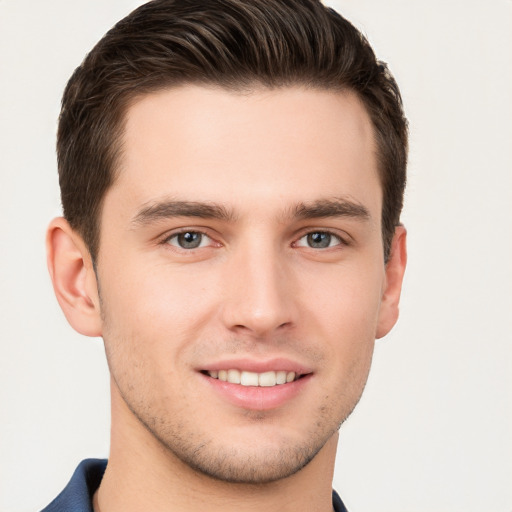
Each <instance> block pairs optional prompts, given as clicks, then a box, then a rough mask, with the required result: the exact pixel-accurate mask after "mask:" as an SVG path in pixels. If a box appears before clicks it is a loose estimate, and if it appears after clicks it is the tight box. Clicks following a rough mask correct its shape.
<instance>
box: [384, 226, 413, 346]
mask: <svg viewBox="0 0 512 512" xmlns="http://www.w3.org/2000/svg"><path fill="white" fill-rule="evenodd" d="M406 238H407V232H406V230H405V228H404V226H397V228H396V229H395V235H394V236H393V241H392V242H391V252H390V255H389V260H388V262H387V264H386V279H385V284H384V289H383V294H382V301H381V306H380V311H379V321H378V324H377V332H376V338H382V337H383V336H386V334H387V333H388V332H389V331H391V329H392V328H393V326H394V325H395V324H396V321H397V320H398V305H399V302H400V292H401V291H402V281H403V278H404V272H405V265H406V263H407V244H406Z"/></svg>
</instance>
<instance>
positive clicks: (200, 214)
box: [132, 200, 235, 225]
mask: <svg viewBox="0 0 512 512" xmlns="http://www.w3.org/2000/svg"><path fill="white" fill-rule="evenodd" d="M172 217H197V218H200V219H218V220H225V221H229V220H233V219H234V217H235V215H234V213H233V211H230V210H228V209H227V208H226V207H224V206H222V205H219V204H213V203H202V202H197V201H173V200H168V201H160V202H157V203H154V204H150V205H148V206H145V207H143V208H142V209H141V210H140V211H139V212H138V213H137V214H136V215H135V217H134V218H133V221H132V223H133V224H138V225H144V224H150V223H151V222H153V221H157V220H160V219H168V218H172Z"/></svg>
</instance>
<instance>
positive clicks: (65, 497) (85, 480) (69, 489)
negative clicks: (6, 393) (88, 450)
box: [41, 459, 347, 512]
mask: <svg viewBox="0 0 512 512" xmlns="http://www.w3.org/2000/svg"><path fill="white" fill-rule="evenodd" d="M106 467H107V461H106V459H85V460H83V461H82V462H81V463H80V464H79V466H78V467H77V468H76V470H75V472H74V473H73V476H72V477H71V480H70V481H69V483H68V485H67V486H66V487H65V488H64V490H63V491H62V492H61V493H60V494H59V495H58V496H57V497H56V498H55V499H54V500H53V501H52V502H51V503H50V504H49V505H48V506H47V507H46V508H44V509H43V510H42V511H41V512H94V510H93V508H92V496H93V494H94V493H95V492H96V489H98V487H99V486H100V482H101V479H102V478H103V473H105V468H106ZM332 506H333V508H334V512H347V509H346V508H345V505H343V502H342V501H341V498H340V497H339V496H338V494H337V493H336V491H332Z"/></svg>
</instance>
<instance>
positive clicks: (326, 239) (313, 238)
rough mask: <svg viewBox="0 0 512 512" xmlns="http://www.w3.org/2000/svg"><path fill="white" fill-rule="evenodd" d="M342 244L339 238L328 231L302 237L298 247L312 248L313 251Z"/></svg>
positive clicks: (314, 232) (315, 232)
mask: <svg viewBox="0 0 512 512" xmlns="http://www.w3.org/2000/svg"><path fill="white" fill-rule="evenodd" d="M341 243H342V240H341V238H340V237H339V236H336V235H334V234H332V233H329V232H328V231H313V232H311V233H308V234H307V235H304V236H303V237H301V238H300V239H299V241H298V242H297V245H298V246H299V247H310V248H311V249H327V248H329V247H334V246H336V245H340V244H341Z"/></svg>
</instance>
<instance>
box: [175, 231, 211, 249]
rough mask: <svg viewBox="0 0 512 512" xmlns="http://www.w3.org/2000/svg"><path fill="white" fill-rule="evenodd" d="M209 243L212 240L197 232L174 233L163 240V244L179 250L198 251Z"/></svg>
mask: <svg viewBox="0 0 512 512" xmlns="http://www.w3.org/2000/svg"><path fill="white" fill-rule="evenodd" d="M211 242H212V240H211V238H210V237H209V236H207V235H205V234H204V233H201V232H199V231H183V232H181V233H175V234H174V235H171V236H170V237H169V238H167V239H166V240H165V243H167V244H169V245H173V246H174V247H179V248H180V249H199V248H201V247H207V246H208V245H210V243H211Z"/></svg>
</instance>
